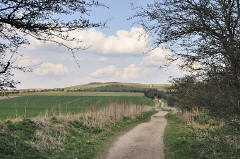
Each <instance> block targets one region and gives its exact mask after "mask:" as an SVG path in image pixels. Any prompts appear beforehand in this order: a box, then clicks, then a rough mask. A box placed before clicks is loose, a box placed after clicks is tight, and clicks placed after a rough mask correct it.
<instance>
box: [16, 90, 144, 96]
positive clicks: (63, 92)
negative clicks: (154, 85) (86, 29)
mask: <svg viewBox="0 0 240 159" xmlns="http://www.w3.org/2000/svg"><path fill="white" fill-rule="evenodd" d="M17 96H144V94H143V93H131V92H66V91H62V92H57V91H49V92H29V93H19V94H17Z"/></svg>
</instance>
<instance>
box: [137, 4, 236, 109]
mask: <svg viewBox="0 0 240 159" xmlns="http://www.w3.org/2000/svg"><path fill="white" fill-rule="evenodd" d="M135 9H136V15H135V16H134V18H139V22H140V23H141V24H142V26H143V27H144V28H145V29H146V30H147V31H148V32H149V33H151V34H152V35H153V37H154V40H155V44H156V46H159V45H162V44H165V45H168V46H169V47H170V48H171V49H172V51H173V53H174V55H175V56H174V57H173V60H175V59H179V58H181V59H182V60H184V64H183V65H182V67H186V68H190V70H191V71H194V72H196V71H197V73H198V74H197V75H199V76H200V77H203V79H204V82H208V81H210V82H209V83H210V84H211V85H216V87H218V88H219V89H216V90H221V92H220V93H219V94H218V96H221V97H222V98H223V99H224V98H228V100H225V101H230V102H229V103H228V104H226V105H229V106H232V105H234V106H235V107H236V108H237V109H238V112H239V111H240V93H239V92H240V0H155V1H154V2H153V3H152V4H148V5H147V7H145V8H141V7H136V8H135ZM196 64H198V67H194V66H196ZM209 88H210V87H209ZM222 92H223V93H222ZM229 93H230V94H229Z"/></svg>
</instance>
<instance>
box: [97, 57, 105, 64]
mask: <svg viewBox="0 0 240 159" xmlns="http://www.w3.org/2000/svg"><path fill="white" fill-rule="evenodd" d="M107 61H108V59H107V58H106V57H100V58H98V59H97V62H100V63H105V62H107Z"/></svg>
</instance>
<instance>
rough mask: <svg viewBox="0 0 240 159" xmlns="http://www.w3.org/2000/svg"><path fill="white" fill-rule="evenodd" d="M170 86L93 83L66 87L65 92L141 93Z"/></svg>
mask: <svg viewBox="0 0 240 159" xmlns="http://www.w3.org/2000/svg"><path fill="white" fill-rule="evenodd" d="M169 86H170V84H141V83H121V82H106V83H100V82H94V83H89V84H83V85H77V86H72V87H67V88H65V90H67V91H96V92H97V91H99V92H105V91H106V92H143V91H144V90H146V89H149V88H156V89H158V90H164V89H166V88H167V87H169Z"/></svg>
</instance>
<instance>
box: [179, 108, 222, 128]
mask: <svg viewBox="0 0 240 159" xmlns="http://www.w3.org/2000/svg"><path fill="white" fill-rule="evenodd" d="M176 116H177V117H178V118H179V119H181V120H183V121H185V122H186V123H187V124H188V125H190V126H191V127H193V128H194V129H206V128H211V129H219V128H221V127H223V126H224V125H225V122H224V120H220V119H219V120H214V119H211V118H208V115H207V111H204V110H201V111H200V110H199V109H197V108H196V109H193V110H191V111H179V112H178V113H177V114H176Z"/></svg>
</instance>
